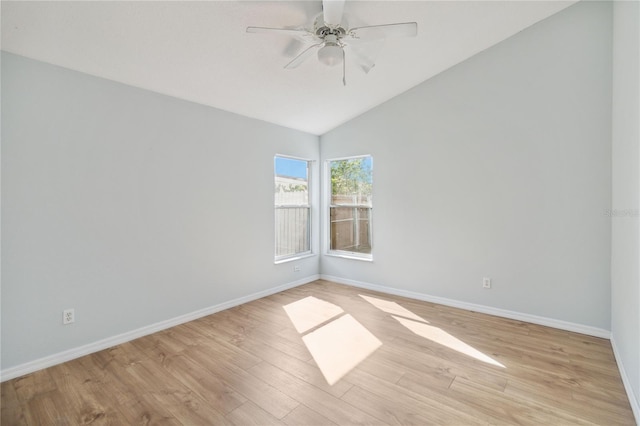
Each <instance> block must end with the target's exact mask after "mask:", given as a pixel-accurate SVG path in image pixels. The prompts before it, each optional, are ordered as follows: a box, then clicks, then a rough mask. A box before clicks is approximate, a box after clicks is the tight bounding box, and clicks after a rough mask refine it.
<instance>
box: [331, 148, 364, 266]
mask: <svg viewBox="0 0 640 426" xmlns="http://www.w3.org/2000/svg"><path fill="white" fill-rule="evenodd" d="M359 158H369V159H370V161H371V177H372V188H373V155H371V154H362V155H353V156H348V157H338V158H330V159H326V160H325V162H324V183H325V185H324V199H325V202H326V204H325V205H326V209H325V215H326V220H325V249H324V253H325V254H326V255H327V256H333V257H341V258H344V259H353V260H363V261H367V262H372V261H373V254H374V238H373V196H372V197H371V198H372V201H371V206H360V205H357V206H353V205H345V207H355V208H367V209H369V244H370V245H371V252H370V253H360V252H355V251H348V250H332V249H331V209H332V208H334V207H340V206H341V205H339V204H338V205H334V204H332V203H331V201H332V192H333V188H332V185H331V163H332V162H334V161H343V160H356V159H359ZM372 192H373V189H372ZM372 195H373V194H372Z"/></svg>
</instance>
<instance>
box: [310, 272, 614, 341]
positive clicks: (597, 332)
mask: <svg viewBox="0 0 640 426" xmlns="http://www.w3.org/2000/svg"><path fill="white" fill-rule="evenodd" d="M320 279H323V280H327V281H333V282H336V283H339V284H346V285H350V286H353V287H359V288H364V289H367V290H373V291H379V292H381V293H388V294H393V295H396V296H402V297H408V298H410V299H416V300H422V301H425V302H431V303H437V304H439V305H445V306H451V307H454V308H460V309H466V310H468V311H474V312H481V313H483V314H489V315H495V316H497V317H503V318H509V319H514V320H518V321H524V322H530V323H533V324H539V325H545V326H547V327H553V328H558V329H560V330H566V331H573V332H576V333H580V334H586V335H589V336H595V337H602V338H604V339H610V338H611V332H610V331H609V330H605V329H602V328H597V327H591V326H588V325H583V324H576V323H572V322H567V321H561V320H557V319H553V318H545V317H540V316H537V315H530V314H524V313H521V312H515V311H508V310H506V309H500V308H494V307H491V306H485V305H476V304H475V303H468V302H461V301H459V300H453V299H447V298H444V297H438V296H431V295H429V294H424V293H418V292H414V291H409V290H401V289H398V288H393V287H385V286H381V285H376V284H370V283H365V282H362V281H355V280H350V279H347V278H341V277H334V276H331V275H324V274H321V275H320Z"/></svg>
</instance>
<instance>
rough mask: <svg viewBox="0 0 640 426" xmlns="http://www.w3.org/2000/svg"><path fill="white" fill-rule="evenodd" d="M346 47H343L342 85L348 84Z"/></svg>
mask: <svg viewBox="0 0 640 426" xmlns="http://www.w3.org/2000/svg"><path fill="white" fill-rule="evenodd" d="M345 59H346V58H345V53H344V48H343V49H342V85H343V86H346V85H347V75H346V74H347V61H346V60H345Z"/></svg>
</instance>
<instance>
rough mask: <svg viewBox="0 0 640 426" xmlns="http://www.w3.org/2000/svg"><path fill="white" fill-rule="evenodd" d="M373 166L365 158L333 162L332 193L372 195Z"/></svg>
mask: <svg viewBox="0 0 640 426" xmlns="http://www.w3.org/2000/svg"><path fill="white" fill-rule="evenodd" d="M371 178H372V173H371V166H370V163H369V162H367V161H365V159H364V158H352V159H348V160H336V161H332V162H331V193H332V195H359V196H371Z"/></svg>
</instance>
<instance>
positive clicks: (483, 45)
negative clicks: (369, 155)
mask: <svg viewBox="0 0 640 426" xmlns="http://www.w3.org/2000/svg"><path fill="white" fill-rule="evenodd" d="M573 3H575V1H452V0H449V1H406V2H405V1H358V0H347V2H346V5H345V9H344V11H345V14H347V15H346V16H347V17H348V18H349V19H350V20H351V21H352V22H358V23H360V24H365V25H376V24H383V23H390V22H407V21H416V22H417V23H418V36H417V37H415V38H398V39H387V40H386V41H385V43H384V45H383V46H382V49H381V50H380V51H379V53H378V56H377V61H376V66H375V67H374V68H373V69H372V70H371V71H370V72H369V73H368V74H365V73H364V72H363V71H362V70H361V69H360V68H358V67H357V66H356V65H355V63H353V62H352V61H350V60H349V58H347V68H346V77H347V86H346V87H345V86H343V85H342V69H341V68H340V67H327V66H326V65H323V64H321V63H319V62H318V61H317V59H316V58H315V57H312V58H310V60H308V61H306V62H305V63H303V64H302V65H301V66H300V67H298V68H296V69H292V70H288V69H284V68H283V67H284V65H285V64H287V63H288V62H289V61H290V60H291V59H292V58H293V57H295V56H296V55H297V54H298V53H299V52H300V51H302V50H303V49H304V48H305V45H304V44H303V43H302V42H300V41H296V40H293V39H292V38H290V37H287V36H282V35H271V34H248V33H247V32H246V31H245V30H246V27H247V26H268V27H309V25H310V23H311V21H312V20H313V17H314V16H315V15H316V14H318V13H320V12H321V7H322V6H321V4H322V3H321V1H309V0H305V1H194V2H192V1H168V2H167V1H162V2H161V1H135V2H127V1H122V2H116V1H105V2H101V1H75V2H74V1H43V2H39V1H2V6H1V7H2V10H1V12H2V49H3V50H5V51H8V52H11V53H16V54H19V55H23V56H26V57H29V58H33V59H37V60H41V61H44V62H48V63H51V64H55V65H59V66H62V67H66V68H70V69H73V70H77V71H81V72H84V73H88V74H91V75H94V76H99V77H103V78H107V79H110V80H115V81H118V82H122V83H125V84H128V85H131V86H136V87H140V88H144V89H148V90H152V91H155V92H159V93H162V94H166V95H170V96H174V97H177V98H181V99H185V100H189V101H193V102H197V103H200V104H204V105H209V106H212V107H216V108H220V109H223V110H227V111H231V112H235V113H238V114H242V115H245V116H248V117H253V118H257V119H260V120H265V121H268V122H272V123H275V124H279V125H282V126H286V127H290V128H294V129H299V130H302V131H305V132H308V133H313V134H323V133H325V132H327V131H329V130H331V129H332V128H334V127H336V126H338V125H340V124H342V123H344V122H346V121H348V120H349V119H351V118H353V117H355V116H357V115H360V114H362V113H363V112H365V111H367V110H369V109H371V108H373V107H375V106H376V105H379V104H381V103H383V102H385V101H386V100H388V99H390V98H392V97H394V96H396V95H398V94H400V93H402V92H404V91H406V90H408V89H410V88H411V87H413V86H415V85H417V84H419V83H421V82H423V81H425V80H427V79H429V78H431V77H433V76H435V75H436V74H438V73H440V72H442V71H444V70H446V69H447V68H449V67H451V66H453V65H455V64H457V63H460V62H461V61H464V60H465V59H467V58H469V57H471V56H473V55H475V54H476V53H478V52H481V51H482V50H485V49H487V48H489V47H491V46H492V45H494V44H496V43H499V42H500V41H502V40H504V39H506V38H508V37H510V36H512V35H514V34H515V33H517V32H519V31H521V30H523V29H525V28H526V27H529V26H531V25H533V24H535V23H536V22H538V21H540V20H542V19H545V18H546V17H548V16H550V15H552V14H554V13H557V12H558V11H560V10H562V9H564V8H566V7H568V6H570V5H571V4H573Z"/></svg>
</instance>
